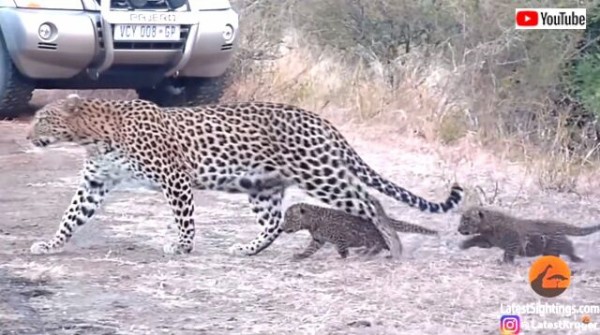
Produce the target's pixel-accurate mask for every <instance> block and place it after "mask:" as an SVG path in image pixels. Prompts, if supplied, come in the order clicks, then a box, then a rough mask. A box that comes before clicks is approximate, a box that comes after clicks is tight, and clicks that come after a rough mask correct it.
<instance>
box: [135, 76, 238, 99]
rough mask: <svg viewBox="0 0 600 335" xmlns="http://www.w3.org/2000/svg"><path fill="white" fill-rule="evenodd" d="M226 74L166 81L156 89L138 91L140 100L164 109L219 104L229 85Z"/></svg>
mask: <svg viewBox="0 0 600 335" xmlns="http://www.w3.org/2000/svg"><path fill="white" fill-rule="evenodd" d="M229 79H230V76H229V75H228V72H225V74H223V75H222V76H220V77H215V78H184V79H181V80H177V81H173V82H170V81H164V82H162V83H161V84H159V85H157V86H156V87H155V88H143V89H138V90H137V94H138V97H139V98H140V99H145V100H150V101H152V102H154V103H156V104H158V105H159V106H162V107H178V106H181V107H191V106H197V105H204V104H214V103H218V102H219V100H220V99H221V97H222V96H223V93H224V92H225V89H226V88H227V86H228V85H229Z"/></svg>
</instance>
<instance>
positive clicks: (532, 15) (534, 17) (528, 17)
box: [515, 10, 540, 27]
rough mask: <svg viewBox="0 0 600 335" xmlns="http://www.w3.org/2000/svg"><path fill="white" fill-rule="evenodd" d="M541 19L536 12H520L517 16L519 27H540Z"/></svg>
mask: <svg viewBox="0 0 600 335" xmlns="http://www.w3.org/2000/svg"><path fill="white" fill-rule="evenodd" d="M539 21H540V17H539V14H538V12H537V11H535V10H520V11H517V14H516V15H515V23H516V25H517V27H535V26H537V25H538V23H539Z"/></svg>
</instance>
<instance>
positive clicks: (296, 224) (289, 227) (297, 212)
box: [281, 203, 308, 234]
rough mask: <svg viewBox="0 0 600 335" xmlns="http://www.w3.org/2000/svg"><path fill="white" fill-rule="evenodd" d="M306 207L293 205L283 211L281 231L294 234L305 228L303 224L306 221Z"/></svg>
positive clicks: (300, 204)
mask: <svg viewBox="0 0 600 335" xmlns="http://www.w3.org/2000/svg"><path fill="white" fill-rule="evenodd" d="M307 209H308V205H307V204H303V203H299V204H294V205H292V206H290V207H288V209H287V210H286V211H285V215H284V216H283V224H282V225H281V229H282V230H283V231H284V232H286V233H288V234H289V233H295V232H297V231H299V230H302V229H304V228H305V225H304V223H305V222H306V220H308V217H307V215H308V210H307Z"/></svg>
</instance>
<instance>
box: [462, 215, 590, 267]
mask: <svg viewBox="0 0 600 335" xmlns="http://www.w3.org/2000/svg"><path fill="white" fill-rule="evenodd" d="M597 231H600V225H596V226H590V227H576V226H573V225H570V224H567V223H564V222H559V221H555V220H531V219H521V218H517V217H514V216H511V215H508V214H505V213H502V212H500V211H497V210H493V209H488V208H483V207H480V206H474V207H471V208H468V209H467V210H466V211H465V212H464V213H463V214H462V216H461V219H460V224H459V226H458V232H459V233H461V234H462V235H474V236H473V237H471V238H469V239H467V240H465V241H463V242H462V243H461V245H460V248H461V249H469V248H472V247H479V248H486V249H487V248H492V247H498V248H500V249H503V250H504V256H503V259H502V261H503V262H505V263H512V262H514V259H515V257H516V256H524V257H534V256H539V255H553V256H559V255H561V254H562V255H567V256H568V257H569V258H570V259H571V261H573V262H581V261H583V259H581V258H580V257H579V256H577V255H576V254H575V247H574V246H573V243H572V242H571V241H570V240H569V239H568V238H567V235H570V236H584V235H589V234H592V233H594V232H597Z"/></svg>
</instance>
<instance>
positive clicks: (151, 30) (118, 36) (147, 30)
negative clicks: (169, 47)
mask: <svg viewBox="0 0 600 335" xmlns="http://www.w3.org/2000/svg"><path fill="white" fill-rule="evenodd" d="M180 38H181V30H180V28H179V26H176V25H159V24H117V25H115V29H114V40H115V41H136V42H139V41H142V42H143V41H148V42H155V41H157V42H160V41H167V42H170V41H179V39H180Z"/></svg>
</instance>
